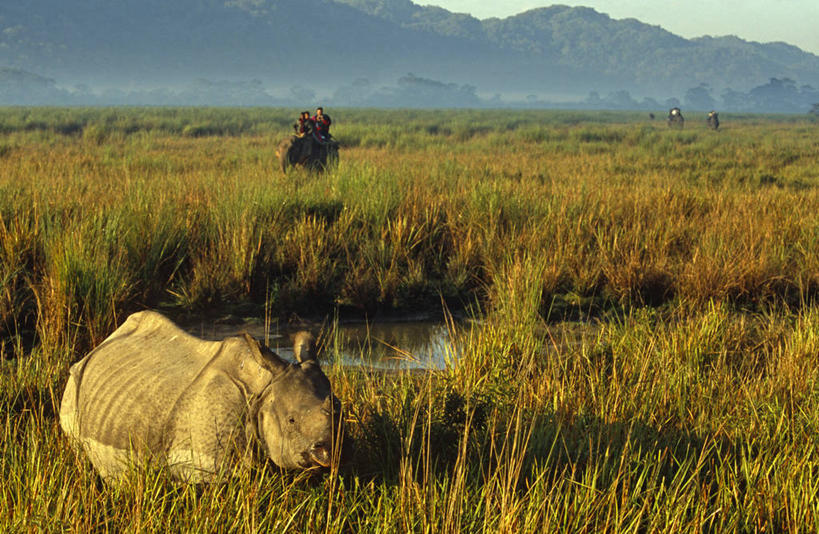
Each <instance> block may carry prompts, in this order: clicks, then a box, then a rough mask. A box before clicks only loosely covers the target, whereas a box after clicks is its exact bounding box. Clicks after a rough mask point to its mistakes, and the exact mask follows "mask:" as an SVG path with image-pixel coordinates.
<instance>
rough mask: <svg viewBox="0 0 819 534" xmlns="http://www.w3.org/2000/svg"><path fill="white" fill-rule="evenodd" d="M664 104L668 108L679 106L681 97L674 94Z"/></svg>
mask: <svg viewBox="0 0 819 534" xmlns="http://www.w3.org/2000/svg"><path fill="white" fill-rule="evenodd" d="M664 104H665V105H666V107H668V108H678V107H680V101H679V99H677V98H674V97H673V96H672V97H671V98H666V99H665V102H664Z"/></svg>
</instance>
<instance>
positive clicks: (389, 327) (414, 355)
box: [184, 321, 456, 370]
mask: <svg viewBox="0 0 819 534" xmlns="http://www.w3.org/2000/svg"><path fill="white" fill-rule="evenodd" d="M184 329H185V330H186V331H187V332H188V333H190V334H193V335H195V336H197V337H200V338H202V339H210V340H221V339H224V338H225V337H228V336H232V335H237V334H240V333H242V332H247V333H248V334H250V335H251V336H253V337H255V338H257V339H263V340H266V341H267V344H268V345H269V346H270V348H271V349H273V350H274V351H275V352H276V353H277V354H279V355H280V356H282V357H283V358H287V359H289V360H293V334H295V332H296V331H298V330H300V328H293V329H291V328H280V327H277V326H276V325H269V326H268V327H265V325H264V324H261V323H258V322H244V323H241V324H231V325H225V324H214V323H205V322H200V323H197V324H193V325H187V326H185V327H184ZM318 333H319V341H320V344H321V345H322V346H323V356H322V358H323V360H325V361H326V360H330V361H334V360H335V359H336V358H337V359H338V361H339V362H340V363H341V364H342V365H353V366H366V367H373V368H376V369H391V370H397V369H444V368H445V367H446V364H447V362H448V361H449V362H452V361H454V360H455V358H456V355H455V354H453V350H454V349H453V343H452V342H451V336H450V332H449V328H447V326H446V324H445V323H443V322H438V321H412V322H406V321H388V322H377V323H349V324H338V325H334V326H331V327H326V328H324V329H322V330H321V331H320V332H318Z"/></svg>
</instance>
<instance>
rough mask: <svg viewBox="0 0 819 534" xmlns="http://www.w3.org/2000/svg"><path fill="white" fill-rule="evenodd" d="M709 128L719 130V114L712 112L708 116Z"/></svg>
mask: <svg viewBox="0 0 819 534" xmlns="http://www.w3.org/2000/svg"><path fill="white" fill-rule="evenodd" d="M708 127H709V128H711V129H712V130H719V113H717V112H716V111H711V112H710V113H709V114H708Z"/></svg>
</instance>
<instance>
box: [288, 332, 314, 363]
mask: <svg viewBox="0 0 819 534" xmlns="http://www.w3.org/2000/svg"><path fill="white" fill-rule="evenodd" d="M293 354H294V355H295V356H296V359H297V360H298V361H299V363H305V362H315V363H318V360H317V359H316V338H315V337H313V334H311V333H310V332H305V331H304V330H302V331H301V332H299V333H297V334H296V339H295V340H294V341H293Z"/></svg>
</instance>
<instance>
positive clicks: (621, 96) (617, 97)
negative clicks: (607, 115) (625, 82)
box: [606, 90, 639, 109]
mask: <svg viewBox="0 0 819 534" xmlns="http://www.w3.org/2000/svg"><path fill="white" fill-rule="evenodd" d="M606 104H607V105H608V106H609V107H611V108H614V109H637V108H638V107H639V104H638V103H637V101H636V100H634V99H633V98H631V94H630V93H629V92H628V91H624V90H620V91H614V92H613V93H609V94H608V96H606Z"/></svg>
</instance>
